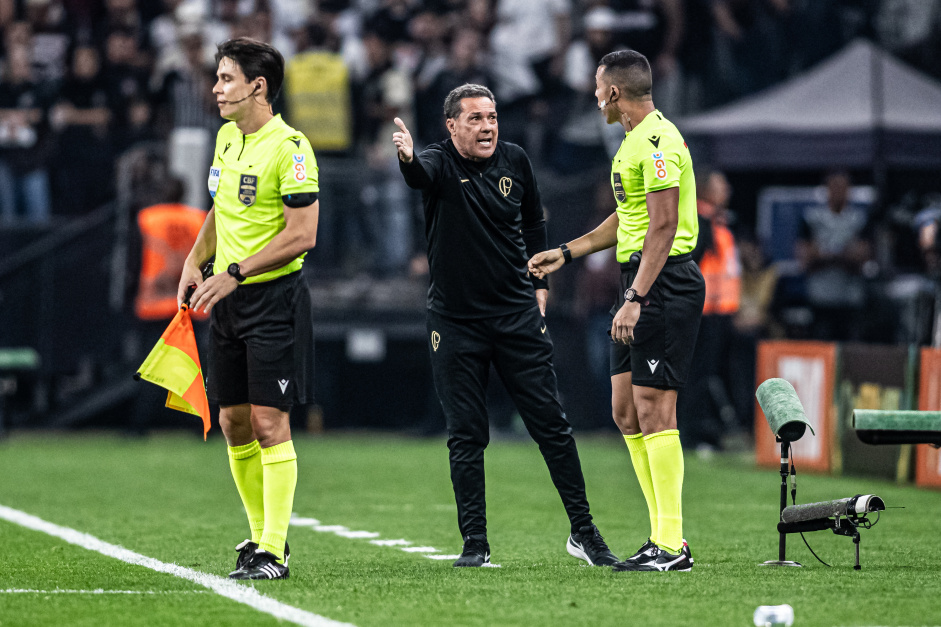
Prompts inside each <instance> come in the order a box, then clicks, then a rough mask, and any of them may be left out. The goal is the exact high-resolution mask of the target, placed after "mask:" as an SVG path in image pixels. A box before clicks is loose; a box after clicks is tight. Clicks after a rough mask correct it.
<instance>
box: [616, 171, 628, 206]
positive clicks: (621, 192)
mask: <svg viewBox="0 0 941 627" xmlns="http://www.w3.org/2000/svg"><path fill="white" fill-rule="evenodd" d="M614 197H615V198H617V199H618V202H624V199H625V198H627V194H625V193H624V186H623V185H622V184H621V173H620V172H615V173H614Z"/></svg>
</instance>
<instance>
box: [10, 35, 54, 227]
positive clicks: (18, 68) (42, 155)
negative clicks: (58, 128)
mask: <svg viewBox="0 0 941 627" xmlns="http://www.w3.org/2000/svg"><path fill="white" fill-rule="evenodd" d="M3 70H4V71H3V79H2V81H0V216H2V219H3V221H4V222H12V221H14V220H16V219H17V218H20V217H22V218H24V219H26V220H28V221H30V222H34V223H42V222H46V221H47V220H48V219H49V214H50V209H51V201H50V185H49V172H48V159H49V153H50V145H49V144H50V139H49V132H48V130H49V127H48V123H47V122H48V118H47V114H48V109H49V106H50V104H51V102H50V93H49V92H50V90H49V88H48V87H47V86H45V87H44V86H43V85H42V84H41V83H40V82H38V81H34V80H33V72H34V70H33V67H32V65H31V64H30V59H29V52H28V50H27V48H26V47H25V46H17V47H15V48H13V49H12V50H10V51H9V53H8V55H7V57H6V63H5V67H4V68H3Z"/></svg>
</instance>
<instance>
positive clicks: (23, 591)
mask: <svg viewBox="0 0 941 627" xmlns="http://www.w3.org/2000/svg"><path fill="white" fill-rule="evenodd" d="M0 594H209V591H208V590H104V589H102V588H95V589H94V590H63V589H62V588H56V589H55V590H31V589H26V588H7V589H6V590H0Z"/></svg>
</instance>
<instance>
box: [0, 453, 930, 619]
mask: <svg viewBox="0 0 941 627" xmlns="http://www.w3.org/2000/svg"><path fill="white" fill-rule="evenodd" d="M295 446H296V448H297V451H298V456H299V460H298V463H299V480H298V490H297V497H296V500H295V506H294V509H295V512H296V513H297V515H298V516H300V517H304V518H314V519H317V520H318V521H319V522H320V525H322V526H333V525H340V526H342V527H344V528H346V529H348V530H352V531H368V532H373V533H377V534H379V536H378V539H386V540H396V539H403V540H406V541H408V542H410V543H411V545H410V546H411V547H434V548H436V549H438V552H439V553H440V554H456V553H459V552H460V541H461V540H460V537H459V535H458V532H457V526H456V522H455V507H454V503H453V495H452V493H451V486H450V482H449V480H448V462H447V450H446V448H445V445H444V441H443V438H442V439H435V440H415V439H406V438H400V437H396V436H391V435H373V436H368V437H367V436H348V435H342V436H341V435H328V436H324V437H317V438H309V437H304V438H299V439H297V440H295ZM579 450H580V452H581V456H582V463H583V467H584V470H585V476H586V481H587V484H588V496H589V499H590V501H591V503H592V511H593V513H594V516H595V521H596V523H597V524H598V526H599V528H600V529H601V531H602V533H603V534H604V535H605V537H606V539H607V540H608V542H609V544H610V545H611V547H612V549H613V550H614V551H615V553H617V554H618V555H619V556H621V557H626V556H627V555H629V554H630V553H632V552H633V551H634V550H635V549H636V548H637V547H638V546H639V545H640V544H641V543H642V542H643V541H644V539H645V538H646V534H647V531H648V522H647V514H646V507H645V505H644V502H643V497H642V495H641V493H640V489H639V487H638V486H637V482H636V479H635V478H634V475H633V471H632V469H631V466H630V460H629V458H628V455H627V451H626V449H625V447H624V445H623V441H621V440H620V438H619V437H617V436H616V435H614V434H612V435H611V436H610V437H598V436H593V437H583V438H581V439H580V440H579ZM798 471H800V469H799V468H798ZM487 475H488V517H489V527H490V544H491V548H492V553H493V556H492V562H493V563H494V564H500V565H501V568H487V569H454V568H452V567H451V561H450V560H433V559H429V558H427V557H425V556H424V555H423V554H422V552H417V553H410V552H407V551H404V550H402V547H399V546H380V545H376V544H372V543H371V542H370V539H368V538H357V537H343V536H342V535H338V534H337V533H335V532H333V531H336V529H334V530H333V531H331V530H320V531H318V530H315V529H314V528H313V527H312V526H310V525H312V524H313V523H312V522H311V521H308V524H307V526H295V527H292V530H291V534H290V542H291V550H292V559H291V578H290V579H289V580H287V581H279V582H260V583H257V584H255V588H256V589H257V590H258V591H259V592H261V593H262V594H263V595H265V596H267V597H271V598H273V599H276V600H278V601H280V602H281V603H283V604H286V605H289V606H293V607H295V608H300V609H302V610H305V611H307V612H311V613H313V614H317V615H320V616H323V617H327V618H330V619H333V620H336V621H343V622H347V623H352V624H355V625H359V626H367V625H548V624H551V625H554V626H555V625H624V624H630V625H696V626H721V627H729V626H736V625H743V626H744V625H751V624H752V613H753V612H754V610H755V608H756V607H757V606H758V605H769V604H771V605H774V604H782V603H789V604H790V605H792V606H793V607H794V612H795V616H796V620H795V625H796V626H797V627H810V626H815V625H820V626H846V627H849V626H875V625H880V626H891V627H902V626H905V627H914V626H923V625H941V574H939V564H941V546H939V543H938V541H937V537H936V535H937V531H938V530H939V528H941V524H939V522H938V521H939V520H941V494H939V493H937V492H929V491H923V490H916V489H913V488H910V487H898V486H895V485H893V484H889V483H885V482H881V481H876V480H871V479H865V478H831V477H823V476H812V475H806V474H802V475H799V477H798V479H799V491H798V501H799V502H804V503H807V502H813V501H820V500H826V499H831V498H841V497H845V496H852V495H853V494H856V493H858V492H866V493H875V494H878V495H879V496H881V497H883V498H884V499H885V501H886V503H887V504H888V505H889V506H890V507H893V506H903V507H904V508H905V509H890V510H889V511H888V512H886V513H885V514H884V515H883V516H882V520H881V522H880V523H879V524H878V525H876V526H875V527H874V528H873V529H871V530H868V531H863V540H862V565H863V569H862V571H859V572H856V571H854V570H853V568H852V564H853V544H852V541H851V540H850V539H849V538H845V537H838V536H834V535H833V534H832V533H830V532H829V531H819V532H815V533H811V534H806V537H807V539H808V541H809V542H810V543H811V546H813V547H814V549H815V550H816V551H817V553H818V554H819V555H820V556H821V557H823V558H824V559H826V560H827V561H829V562H830V563H831V564H833V568H826V567H825V566H823V565H822V564H820V563H818V562H817V561H816V560H814V558H813V557H812V556H811V555H810V554H809V553H808V551H807V549H806V548H805V547H804V545H803V543H802V542H801V540H800V537H799V536H790V537H789V551H788V557H789V558H790V559H795V560H798V561H800V562H802V563H803V564H804V565H805V567H804V568H803V569H767V568H761V567H759V566H757V564H758V563H759V562H761V561H764V560H768V559H776V558H777V534H776V532H775V527H774V525H775V522H776V518H777V502H778V486H779V476H778V474H777V472H776V471H775V470H764V469H756V468H755V467H754V466H753V464H752V463H751V461H750V460H748V459H744V458H741V457H722V456H719V457H716V458H713V459H712V460H710V461H701V460H698V459H697V458H696V457H694V456H688V457H687V460H686V484H685V492H684V519H685V534H686V538H687V540H688V541H689V543H690V546H691V547H692V550H693V555H694V557H695V559H696V564H695V567H694V569H693V571H692V572H690V573H666V574H662V573H619V574H615V573H612V572H611V571H610V570H608V569H605V568H589V567H585V566H581V565H580V564H582V562H579V561H578V560H575V559H573V558H571V557H570V556H569V555H568V554H567V553H566V552H565V546H564V545H565V539H566V536H567V533H568V524H567V520H566V518H565V514H564V512H563V510H562V506H561V503H560V501H559V498H558V495H557V494H556V493H555V491H554V489H553V487H552V485H551V482H550V480H549V476H548V472H547V470H546V468H545V465H544V464H543V462H542V458H541V457H540V455H539V453H538V450H537V449H536V447H535V445H534V444H532V443H531V442H528V441H527V442H506V441H500V442H494V443H493V444H492V445H491V446H490V448H489V449H488V452H487ZM0 506H6V507H7V508H13V509H15V510H19V511H22V512H26V513H28V514H31V515H33V516H37V517H39V518H41V519H43V520H45V521H49V522H52V523H55V524H56V525H61V526H64V527H68V528H71V529H75V530H77V531H81V532H84V533H88V534H90V535H92V536H95V537H96V538H98V539H100V540H103V541H105V542H108V543H111V544H116V545H120V546H123V547H125V548H127V549H130V550H131V551H135V552H137V553H140V554H142V555H145V556H148V557H151V558H156V559H158V560H161V561H162V562H167V563H173V564H178V565H180V566H184V567H186V568H190V569H193V570H195V571H201V572H204V573H212V574H215V575H222V576H224V575H225V574H227V573H228V572H229V570H230V569H231V567H232V564H233V563H234V558H235V552H234V551H233V547H234V546H235V544H237V543H238V542H239V541H241V540H242V539H243V538H244V537H245V535H246V533H247V524H246V523H245V520H244V514H243V512H242V508H241V503H240V501H239V499H238V495H237V493H236V491H235V488H234V485H233V483H232V479H231V476H230V475H229V469H228V463H227V459H226V455H225V448H224V444H223V442H222V440H221V438H219V437H215V438H211V439H210V441H209V442H208V443H203V442H202V441H200V440H199V439H198V438H197V437H193V436H189V435H185V436H184V435H176V434H173V435H161V436H156V437H153V438H150V439H143V440H129V439H122V438H120V437H115V436H107V435H105V436H99V435H54V436H52V435H25V434H14V435H13V437H11V438H9V439H6V440H4V441H2V442H0ZM341 531H342V530H341ZM352 535H356V534H352ZM0 547H2V555H3V556H4V560H3V568H2V569H0V625H2V626H3V627H7V626H11V625H57V626H59V625H95V626H96V627H100V626H102V625H178V624H186V625H244V624H251V625H269V624H275V623H278V622H279V621H278V620H277V619H276V618H274V617H272V616H271V615H269V614H266V613H263V612H260V611H258V610H256V609H253V608H252V607H250V606H248V605H245V604H241V603H237V602H235V601H233V600H231V599H229V598H226V597H224V596H220V595H219V594H216V593H215V592H213V591H211V590H210V589H208V588H206V587H204V586H201V585H198V584H197V583H194V582H193V581H189V580H186V579H182V578H180V577H176V576H173V575H171V574H166V573H160V572H156V571H154V570H150V569H148V568H145V567H142V566H138V565H133V564H128V563H125V562H123V561H120V560H118V559H115V558H113V557H107V556H105V555H102V554H100V553H98V552H94V551H91V550H87V549H85V548H81V547H79V546H75V545H73V544H69V543H67V542H65V541H64V540H61V539H59V538H57V537H54V536H51V535H47V534H46V533H43V532H40V531H35V530H32V529H28V528H26V527H24V526H21V525H18V524H14V523H12V522H9V521H8V520H3V519H0ZM232 585H233V586H243V585H244V586H247V585H248V584H241V583H239V584H232ZM95 590H98V591H99V592H98V593H93V592H92V591H95ZM132 592H133V593H135V594H131V593H132Z"/></svg>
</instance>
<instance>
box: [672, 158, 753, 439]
mask: <svg viewBox="0 0 941 627" xmlns="http://www.w3.org/2000/svg"><path fill="white" fill-rule="evenodd" d="M696 196H697V209H698V213H699V240H698V241H697V244H696V249H695V250H694V251H693V256H694V258H697V257H698V263H699V268H700V270H701V271H702V274H703V278H704V279H705V280H706V302H705V305H704V306H703V316H702V322H701V323H700V325H699V335H698V336H697V337H696V348H695V350H694V352H693V361H692V364H691V365H690V371H689V380H688V383H687V385H686V387H685V388H683V389H682V390H680V393H679V397H678V399H677V406H676V416H677V422H678V424H679V425H680V426H679V429H680V434H681V435H682V437H683V438H684V442H685V443H687V444H689V445H690V446H693V447H708V448H712V449H718V448H721V447H722V437H723V435H725V434H726V432H727V431H729V430H730V429H733V428H734V427H735V424H736V421H735V414H734V409H733V407H732V402H731V398H730V393H729V390H730V385H729V346H730V341H731V339H732V331H733V329H732V320H733V317H734V316H735V314H736V313H737V312H738V309H739V300H740V297H741V267H740V265H739V258H738V249H737V247H736V244H735V237H734V236H733V235H732V231H730V230H729V228H728V204H729V198H730V197H731V188H730V186H729V183H728V180H727V179H726V178H725V175H724V174H722V173H721V172H719V171H716V170H712V169H710V168H708V167H702V166H700V167H698V168H697V172H696Z"/></svg>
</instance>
